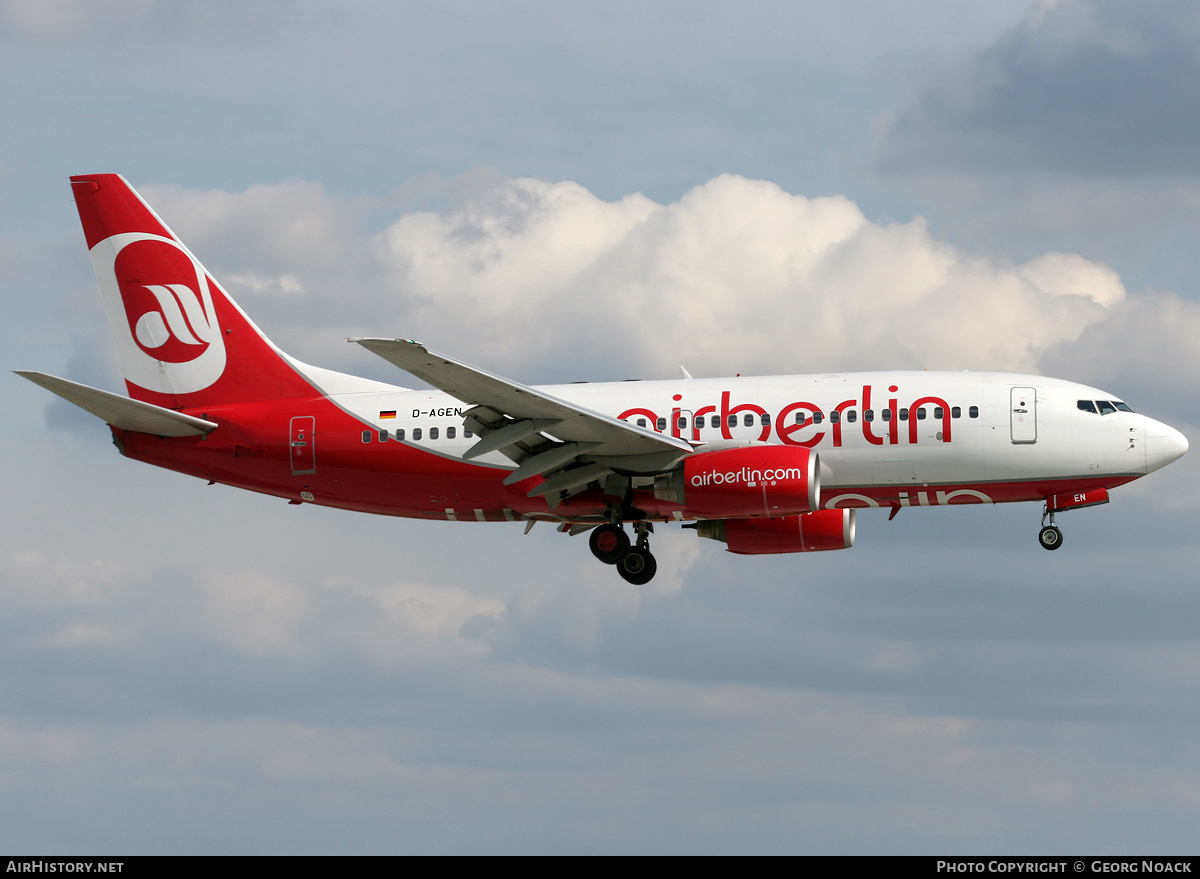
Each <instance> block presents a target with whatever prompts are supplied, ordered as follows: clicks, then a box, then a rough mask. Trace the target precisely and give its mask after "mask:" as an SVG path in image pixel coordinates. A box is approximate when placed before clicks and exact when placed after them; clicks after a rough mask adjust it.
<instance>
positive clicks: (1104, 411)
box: [1096, 400, 1117, 415]
mask: <svg viewBox="0 0 1200 879" xmlns="http://www.w3.org/2000/svg"><path fill="white" fill-rule="evenodd" d="M1096 405H1097V406H1099V407H1100V414H1101V415H1112V414H1113V413H1114V412H1116V411H1117V407H1116V406H1114V405H1113V404H1112V403H1110V402H1108V400H1097V401H1096Z"/></svg>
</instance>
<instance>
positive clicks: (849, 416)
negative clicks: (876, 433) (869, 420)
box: [846, 409, 858, 424]
mask: <svg viewBox="0 0 1200 879" xmlns="http://www.w3.org/2000/svg"><path fill="white" fill-rule="evenodd" d="M846 420H847V421H849V422H850V423H851V424H853V423H854V422H856V421H858V411H857V410H855V409H850V410H848V411H847V412H846Z"/></svg>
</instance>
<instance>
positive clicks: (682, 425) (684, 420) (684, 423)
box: [679, 415, 687, 430]
mask: <svg viewBox="0 0 1200 879" xmlns="http://www.w3.org/2000/svg"><path fill="white" fill-rule="evenodd" d="M679 429H680V430H687V418H685V417H684V416H682V415H680V416H679Z"/></svg>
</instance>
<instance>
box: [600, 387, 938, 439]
mask: <svg viewBox="0 0 1200 879" xmlns="http://www.w3.org/2000/svg"><path fill="white" fill-rule="evenodd" d="M897 390H898V388H897V387H896V386H895V385H891V386H890V387H888V392H889V393H892V394H894V393H896V391H897ZM872 391H873V386H872V385H863V387H862V397H861V401H862V405H861V407H860V406H859V398H855V399H850V400H843V401H842V402H841V403H838V404H837V405H836V406H834V407H833V409H832V410H830V417H828V418H827V417H826V413H825V411H824V410H823V409H821V407H820V406H818V405H816V404H815V403H810V402H808V401H805V400H797V401H796V402H794V403H788V404H787V405H786V406H784V407H783V408H782V409H780V410H779V412H777V413H776V414H775V416H774V418H765V419H764V416H766V415H768V413H767V410H766V409H764V408H763V407H762V406H759V405H758V404H757V403H740V404H738V405H737V406H731V405H730V399H729V398H730V392H729V391H722V392H721V405H720V406H719V407H718V406H715V405H708V406H701V407H700V408H699V409H696V410H695V411H694V412H692V413H691V415H692V423H691V424H689V425H688V426H687V427H685V428H684V430H683V431H681V430H680V428H679V417H680V414H681V413H682V412H684V411H687V410H685V409H683V408H681V407H680V406H678V405H676V406H675V407H673V408H672V409H671V420H670V431H671V434H672V435H674V436H680V435H681V434H687V433H688V432H690V437H691V438H692V439H699V438H700V434H699V431H700V425H702V424H703V423H704V422H703V419H704V418H706V417H708V416H709V415H717V416H719V418H720V427H721V436H722V437H723V438H724V439H733V433H732V429H731V426H730V423H729V422H730V418H731V416H732V417H733V419H734V426H737V424H738V420H737V416H739V415H741V414H742V413H744V412H745V413H751V412H752V413H754V415H756V416H757V418H754V419H753V421H754V426H756V427H758V428H759V435H758V439H759V440H760V441H762V442H766V440H767V439H768V437H770V435H771V427H772V424H773V425H774V428H775V435H776V436H777V437H778V438H779V441H780V442H781V443H783V444H784V445H789V446H807V447H809V448H812V447H813V446H816V445H818V444H819V443H821V442H822V441H823V440H824V439H825V437H826V436H827V435H828V436H829V437H830V440H831V442H832V444H833V447H834V448H839V447H841V445H842V433H843V430H844V428H846V427H847V426H849V427H850V428H851V429H852V430H861V431H862V435H863V437H864V438H865V439H866V440H867V442H869V443H871V444H872V445H876V446H882V445H884V444H887V445H893V446H894V445H898V444H899V443H900V442H901V437H903V438H904V439H903V441H904V442H906V443H910V444H912V443H916V442H917V431H918V430H919V428H920V425H918V421H920V420H922V419H921V418H920V415H921V414H924V413H923V410H922V407H924V406H931V407H935V411H934V415H935V416H936V414H937V410H939V409H940V410H941V413H942V417H941V418H940V419H938V418H936V417H935V419H934V420H938V421H940V422H941V436H940V437H939V439H940V440H941V441H942V442H944V443H948V442H950V441H951V439H952V436H951V411H950V405H949V404H948V403H947V402H946V401H945V400H944V399H942V398H941V397H933V396H924V397H919V398H917V399H916V400H913V401H912V402H911V403H910V404H909V405H908V406H907V407H905V409H907V412H906V414H907V416H908V418H907V420H905V421H902V420H901V419H900V415H901V411H902V410H901V407H900V405H899V400H898V399H897V398H895V397H890V398H888V400H887V405H886V406H885V407H884V408H883V409H881V410H879V414H880V421H871V420H868V419H867V416H866V415H865V413H866V412H868V411H870V412H872V413H873V412H874V410H873V409H872V408H871V396H872ZM672 399H673V400H674V401H675V402H676V404H678V403H679V402H680V401H681V400H682V399H683V395H682V394H675V395H674V397H673V398H672ZM859 408H861V409H862V412H863V413H864V414H863V416H862V418H861V420H853V421H852V420H850V419H848V418H846V417H844V416H843V414H842V413H843V412H845V411H846V410H847V409H852V410H856V411H857V409H859ZM797 412H803V413H804V415H803V416H802V420H801V421H800V422H799V423H797V422H796V418H795V414H796V413H797ZM814 413H815V414H819V415H820V416H821V420H820V421H819V422H818V421H814V419H813V415H814ZM834 413H836V417H834ZM884 413H887V414H884ZM635 416H642V417H644V418H648V419H649V420H650V424H651V425H654V424H655V423H656V422H657V421H658V418H659V416H658V414H657V413H656V412H653V411H651V410H650V409H644V408H641V407H637V408H633V409H626V410H625V411H624V412H622V413H621V414H620V415H618V416H617V418H620V419H625V418H632V417H635ZM764 421H765V422H766V423H764ZM818 424H820V425H821V426H822V429H821V430H818V431H816V432H815V433H813V434H811V435H809V436H804V437H801V436H798V434H800V432H801V431H804V430H806V429H808V428H810V427H815V426H817V425H818ZM826 424H827V425H828V429H826ZM876 430H879V431H881V432H880V433H877V432H876Z"/></svg>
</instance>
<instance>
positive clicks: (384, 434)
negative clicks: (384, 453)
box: [379, 430, 387, 443]
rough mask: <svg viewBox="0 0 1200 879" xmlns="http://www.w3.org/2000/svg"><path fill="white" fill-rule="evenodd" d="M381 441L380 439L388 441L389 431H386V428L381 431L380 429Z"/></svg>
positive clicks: (384, 441) (382, 441)
mask: <svg viewBox="0 0 1200 879" xmlns="http://www.w3.org/2000/svg"><path fill="white" fill-rule="evenodd" d="M379 441H380V442H381V443H386V442H387V431H386V430H381V431H379Z"/></svg>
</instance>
